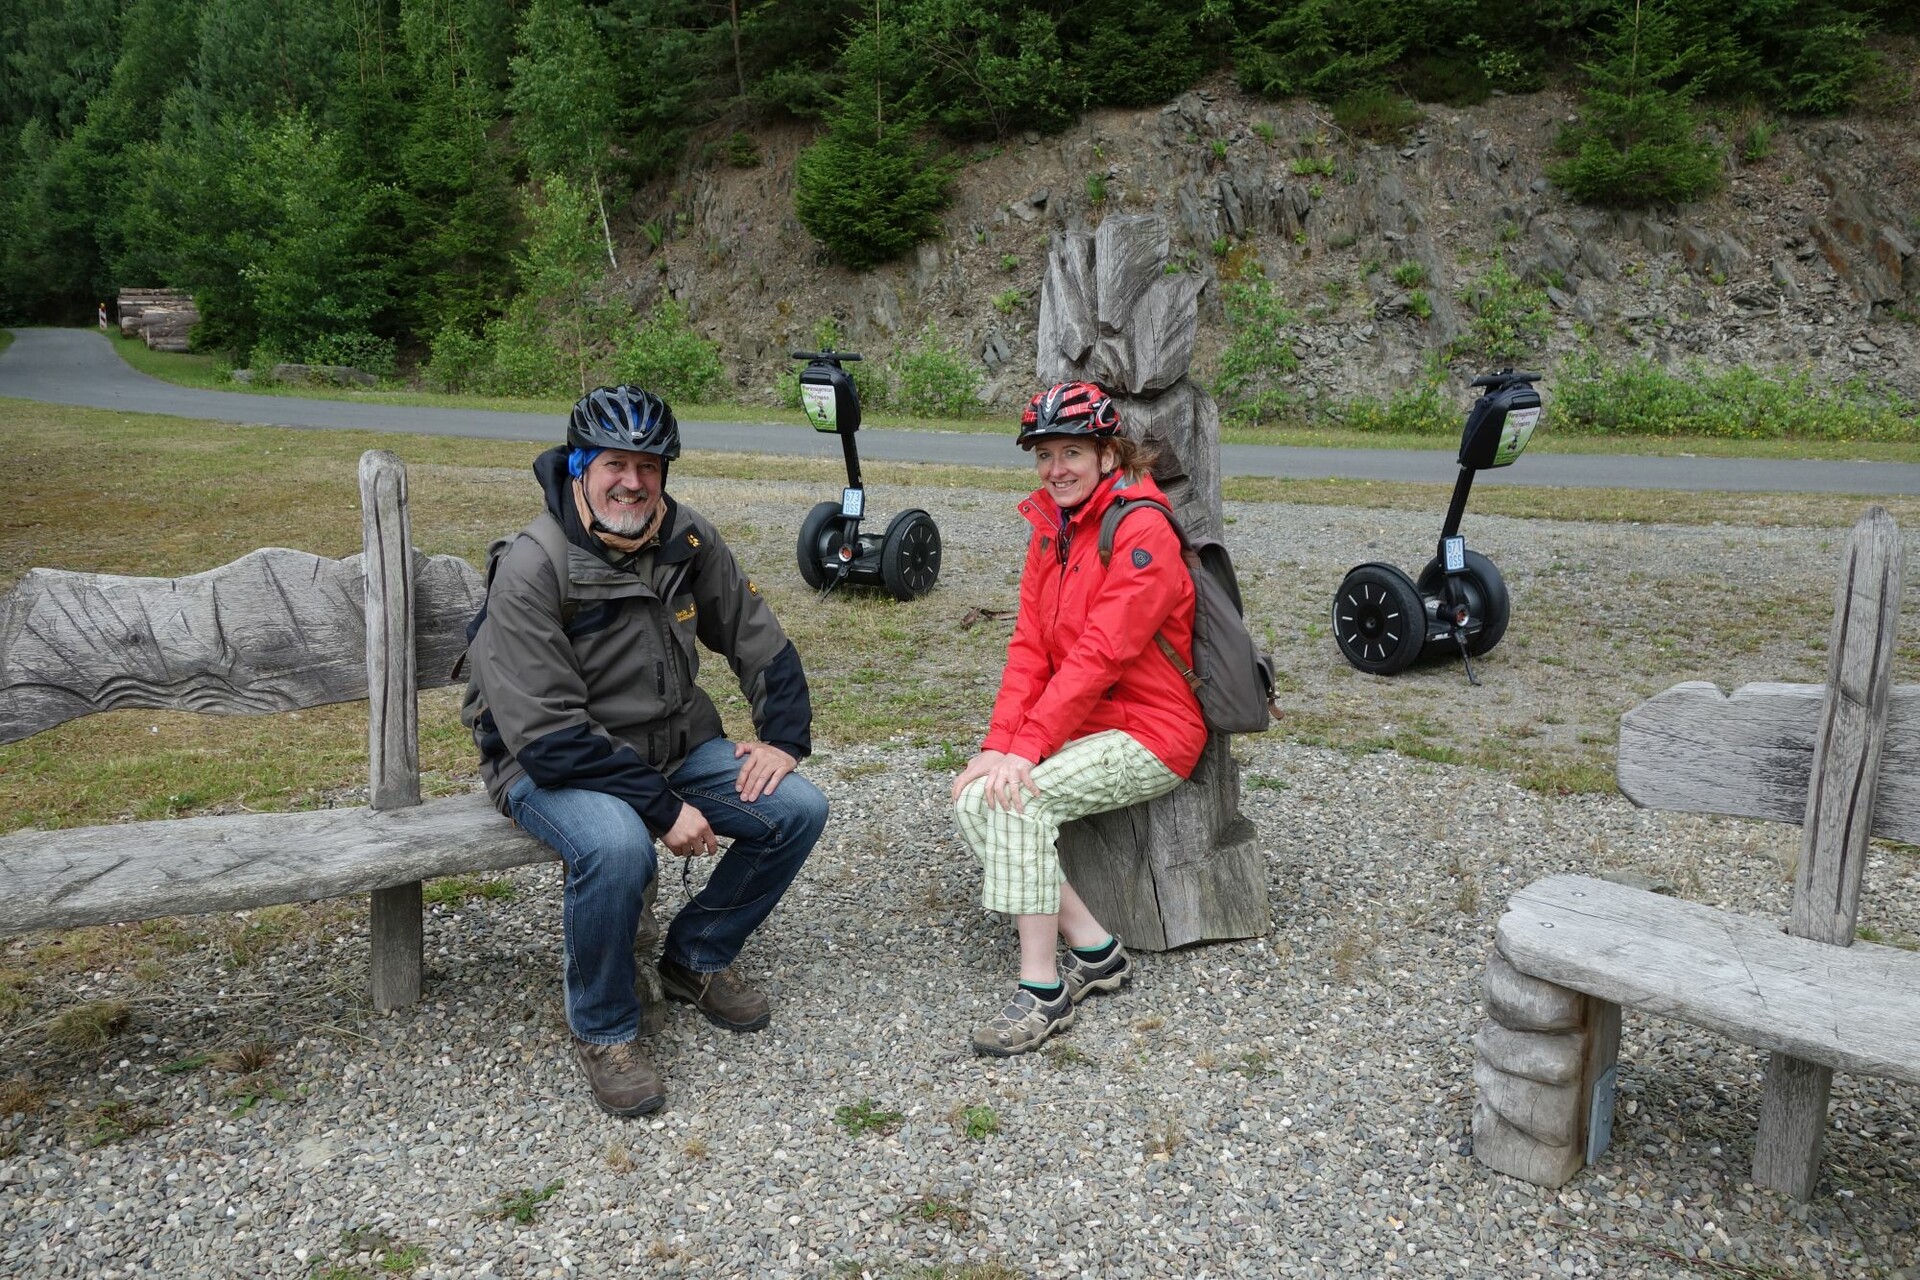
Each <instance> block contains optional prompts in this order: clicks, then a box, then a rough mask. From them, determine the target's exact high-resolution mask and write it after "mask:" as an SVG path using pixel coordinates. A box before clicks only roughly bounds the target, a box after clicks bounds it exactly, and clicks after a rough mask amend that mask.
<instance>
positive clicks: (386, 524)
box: [360, 449, 421, 1011]
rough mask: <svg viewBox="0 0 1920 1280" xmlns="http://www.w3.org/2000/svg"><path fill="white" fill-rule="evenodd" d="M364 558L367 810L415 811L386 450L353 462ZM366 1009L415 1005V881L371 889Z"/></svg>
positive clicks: (415, 740) (396, 502)
mask: <svg viewBox="0 0 1920 1280" xmlns="http://www.w3.org/2000/svg"><path fill="white" fill-rule="evenodd" d="M360 516H361V519H360V526H361V532H362V535H363V537H364V540H365V553H364V555H363V556H362V558H361V564H362V568H363V571H364V572H365V574H366V626H367V804H368V806H369V807H370V808H373V809H401V808H405V807H407V806H408V805H416V804H419V803H420V739H419V727H420V719H419V717H420V710H419V696H418V682H417V675H416V672H415V670H414V655H413V538H412V529H411V527H410V526H409V522H408V519H407V469H406V466H405V465H404V464H403V463H402V462H401V461H400V459H399V458H397V457H395V456H394V455H393V454H391V453H389V452H387V451H386V450H384V449H369V450H368V451H367V452H365V453H363V454H361V455H360ZM370 936H371V948H370V951H371V954H370V956H369V963H370V966H371V970H372V987H373V1007H374V1008H376V1009H379V1010H382V1011H385V1010H388V1009H397V1008H400V1007H401V1006H402V1005H408V1004H412V1003H413V1002H414V1001H415V1000H418V999H419V998H420V958H421V902H420V882H419V881H418V880H415V881H412V882H410V883H407V884H401V885H394V886H392V887H391V888H386V889H375V890H374V891H373V905H372V917H371V920H370Z"/></svg>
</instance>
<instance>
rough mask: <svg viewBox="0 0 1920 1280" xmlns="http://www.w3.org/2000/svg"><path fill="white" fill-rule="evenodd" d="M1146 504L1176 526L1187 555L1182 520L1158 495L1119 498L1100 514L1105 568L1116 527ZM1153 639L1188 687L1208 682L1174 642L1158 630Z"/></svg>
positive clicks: (1197, 687)
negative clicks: (1176, 517) (1184, 658)
mask: <svg viewBox="0 0 1920 1280" xmlns="http://www.w3.org/2000/svg"><path fill="white" fill-rule="evenodd" d="M1142 507H1152V508H1154V509H1155V510H1157V511H1158V512H1159V513H1160V514H1161V515H1163V516H1165V517H1166V518H1167V523H1168V524H1170V525H1172V526H1173V536H1174V537H1176V538H1178V539H1180V554H1181V558H1182V559H1184V558H1185V557H1186V551H1187V534H1186V531H1185V530H1184V529H1182V528H1181V527H1180V522H1179V521H1178V520H1176V519H1174V516H1173V508H1172V507H1169V506H1168V505H1167V504H1166V503H1164V502H1162V501H1160V500H1159V499H1158V498H1115V499H1114V500H1113V502H1112V504H1111V505H1109V506H1108V507H1107V510H1106V514H1104V515H1102V516H1101V517H1100V547H1099V550H1100V567H1101V568H1103V569H1104V568H1106V567H1107V565H1108V564H1109V563H1110V562H1111V561H1112V560H1113V533H1114V530H1115V529H1118V528H1119V527H1120V522H1121V521H1122V520H1125V519H1126V518H1127V516H1128V515H1129V514H1130V513H1132V512H1134V511H1137V510H1139V509H1140V508H1142ZM1187 574H1188V576H1189V577H1191V576H1192V574H1193V570H1192V569H1191V568H1189V569H1188V570H1187ZM1153 642H1154V643H1155V644H1157V645H1159V646H1160V652H1161V653H1164V654H1166V655H1167V661H1168V662H1170V663H1172V664H1173V669H1174V670H1175V671H1178V672H1179V673H1180V678H1181V679H1182V680H1185V681H1186V682H1187V688H1189V689H1192V690H1193V691H1194V692H1195V693H1198V692H1199V691H1200V686H1201V684H1202V683H1204V682H1203V681H1202V680H1201V679H1200V676H1199V673H1197V672H1196V671H1194V669H1193V667H1192V666H1191V665H1190V664H1189V663H1186V662H1182V661H1181V660H1180V651H1179V650H1178V649H1175V648H1174V647H1173V642H1172V641H1170V640H1168V639H1167V638H1166V636H1164V635H1162V634H1161V633H1160V632H1158V631H1155V632H1154V633H1153Z"/></svg>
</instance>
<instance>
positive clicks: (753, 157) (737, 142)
mask: <svg viewBox="0 0 1920 1280" xmlns="http://www.w3.org/2000/svg"><path fill="white" fill-rule="evenodd" d="M727 163H728V164H730V165H732V166H733V167H734V168H736V169H751V168H754V167H755V166H756V165H758V164H759V163H760V147H759V144H757V143H756V142H754V140H753V135H752V134H750V133H740V132H735V133H733V134H732V135H730V136H729V137H728V138H727Z"/></svg>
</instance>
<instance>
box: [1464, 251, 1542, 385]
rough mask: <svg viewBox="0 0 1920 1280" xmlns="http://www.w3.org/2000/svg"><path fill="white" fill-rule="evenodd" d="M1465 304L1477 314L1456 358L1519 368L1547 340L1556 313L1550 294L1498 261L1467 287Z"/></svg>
mask: <svg viewBox="0 0 1920 1280" xmlns="http://www.w3.org/2000/svg"><path fill="white" fill-rule="evenodd" d="M1463 301H1465V302H1466V304H1467V306H1468V307H1469V308H1470V309H1471V310H1472V311H1473V321H1472V323H1471V324H1470V325H1469V326H1468V330H1467V332H1466V333H1465V334H1464V335H1462V336H1461V337H1460V339H1459V340H1458V341H1457V342H1456V343H1455V344H1454V351H1455V353H1456V354H1459V355H1466V356H1480V357H1483V358H1485V359H1487V360H1492V361H1494V362H1496V363H1499V364H1517V363H1519V362H1520V361H1523V360H1526V359H1527V358H1529V357H1530V356H1532V355H1534V354H1536V353H1537V352H1538V351H1539V350H1540V348H1541V346H1542V345H1543V344H1545V342H1546V340H1547V326H1548V325H1549V324H1550V323H1551V321H1552V313H1551V312H1550V311H1549V310H1548V308H1547V295H1546V291H1545V290H1543V289H1540V288H1537V287H1535V286H1533V285H1530V284H1528V283H1526V282H1525V281H1524V280H1522V279H1520V277H1518V276H1516V275H1514V274H1513V272H1512V271H1510V270H1508V269H1507V264H1506V263H1505V262H1504V261H1495V262H1494V264H1493V265H1492V266H1491V267H1489V268H1487V270H1486V272H1485V274H1483V275H1481V276H1480V277H1479V278H1478V279H1476V280H1475V281H1474V282H1473V283H1472V284H1471V285H1469V286H1467V289H1466V292H1465V295H1464V297H1463Z"/></svg>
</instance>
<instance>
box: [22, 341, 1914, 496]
mask: <svg viewBox="0 0 1920 1280" xmlns="http://www.w3.org/2000/svg"><path fill="white" fill-rule="evenodd" d="M13 334H14V342H13V345H12V346H11V347H9V348H8V349H7V350H6V351H5V352H4V353H0V398H11V399H18V400H38V401H42V402H44V403H48V404H71V405H85V406H88V407H91V408H96V409H124V410H131V411H137V412H141V413H160V414H168V415H171V416H174V417H182V418H207V419H212V420H213V421H216V422H245V423H259V424H265V425H270V426H283V427H317V428H336V429H338V428H351V429H357V430H366V431H398V432H412V433H417V434H421V435H452V436H474V437H479V438H483V439H493V440H550V439H553V438H554V437H555V436H556V435H557V434H558V432H559V430H560V425H561V424H560V421H559V418H558V416H557V415H550V414H532V413H504V412H499V411H490V410H481V409H424V408H413V407H407V406H402V405H383V404H363V403H355V402H353V401H347V400H303V399H297V398H294V397H289V396H261V395H249V394H246V393H243V392H228V391H201V390H196V389H193V388H190V387H176V386H174V385H173V384H171V383H167V382H161V381H159V380H158V379H156V378H149V377H147V376H146V375H145V374H142V373H136V372H135V371H134V370H133V369H131V368H129V367H128V366H127V364H126V362H125V361H123V360H121V359H120V357H119V356H118V355H117V354H115V353H114V350H113V348H112V346H111V345H110V344H109V343H108V342H107V341H106V340H105V339H104V338H103V337H101V336H100V335H99V334H98V333H96V332H94V331H92V330H89V329H16V330H14V331H13ZM797 417H798V415H795V419H796V420H794V421H790V422H784V423H735V422H682V423H681V432H682V435H683V437H684V439H685V441H686V444H687V447H689V448H691V449H721V450H728V451H732V452H740V453H773V454H796V455H803V456H816V457H830V458H837V457H839V456H840V441H839V439H838V438H837V437H834V436H827V435H820V434H819V433H817V432H814V431H810V430H808V429H807V427H806V426H805V425H803V424H802V423H800V422H799V421H797ZM0 420H3V417H0ZM1220 453H1221V463H1222V466H1223V467H1224V468H1225V470H1226V472H1227V474H1228V475H1238V476H1287V477H1292V478H1295V479H1323V478H1327V477H1345V478H1349V479H1356V480H1384V481H1415V482H1428V483H1449V482H1451V481H1452V480H1453V478H1454V475H1455V474H1456V472H1455V468H1454V462H1453V452H1452V450H1450V449H1448V450H1431V451H1429V450H1415V449H1308V448H1287V447H1279V446H1269V445H1234V444H1230V445H1225V446H1222V448H1221V450H1220ZM860 456H861V457H862V458H863V459H873V460H880V461H894V462H946V463H960V464H964V465H967V466H985V467H995V466H1008V467H1024V465H1025V463H1024V460H1023V455H1022V454H1020V453H1019V452H1018V451H1017V450H1015V449H1014V448H1013V446H1012V444H1011V443H1010V442H1009V441H1008V439H1007V438H1006V437H1004V436H994V435H967V434H964V433H960V432H947V431H897V430H885V429H881V428H875V427H869V428H863V429H862V430H861V432H860ZM1478 483H1481V484H1529V485H1540V486H1566V487H1574V488H1625V489H1682V490H1689V491H1695V492H1704V491H1713V490H1722V491H1747V492H1774V493H1784V492H1796V493H1858V494H1905V495H1911V494H1920V463H1902V462H1797V461H1784V460H1777V459H1760V458H1639V457H1621V456H1614V455H1603V454H1569V453H1531V454H1528V455H1527V456H1526V457H1524V458H1522V459H1521V460H1520V461H1519V462H1518V463H1516V464H1515V465H1513V466H1511V467H1507V468H1504V469H1502V470H1499V471H1488V472H1483V473H1482V474H1481V476H1480V477H1479V480H1478Z"/></svg>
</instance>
